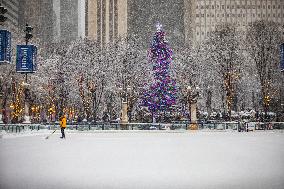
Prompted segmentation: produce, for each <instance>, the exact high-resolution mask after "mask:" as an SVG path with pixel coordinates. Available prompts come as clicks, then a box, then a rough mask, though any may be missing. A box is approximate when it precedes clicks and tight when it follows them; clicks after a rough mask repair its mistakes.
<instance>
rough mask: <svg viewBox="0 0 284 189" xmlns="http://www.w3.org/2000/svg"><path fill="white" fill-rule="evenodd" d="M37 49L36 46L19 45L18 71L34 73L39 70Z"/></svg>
mask: <svg viewBox="0 0 284 189" xmlns="http://www.w3.org/2000/svg"><path fill="white" fill-rule="evenodd" d="M36 62H37V47H36V46H34V45H17V63H16V71H17V72H18V73H34V72H35V71H36V69H37V64H36Z"/></svg>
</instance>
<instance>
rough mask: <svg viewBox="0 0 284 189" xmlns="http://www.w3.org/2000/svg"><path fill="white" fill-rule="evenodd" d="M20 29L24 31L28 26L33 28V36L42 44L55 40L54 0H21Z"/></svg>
mask: <svg viewBox="0 0 284 189" xmlns="http://www.w3.org/2000/svg"><path fill="white" fill-rule="evenodd" d="M19 10H20V11H19V20H18V21H19V27H20V28H21V29H22V30H24V28H25V26H26V24H28V25H30V26H32V27H33V32H32V33H33V35H34V37H35V38H38V39H39V40H40V42H41V43H49V42H50V41H52V40H53V22H54V19H55V18H54V14H53V6H52V0H21V1H20V4H19Z"/></svg>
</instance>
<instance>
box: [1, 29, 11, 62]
mask: <svg viewBox="0 0 284 189" xmlns="http://www.w3.org/2000/svg"><path fill="white" fill-rule="evenodd" d="M0 63H11V33H10V32H9V31H7V30H0Z"/></svg>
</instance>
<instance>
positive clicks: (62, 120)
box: [59, 114, 67, 138]
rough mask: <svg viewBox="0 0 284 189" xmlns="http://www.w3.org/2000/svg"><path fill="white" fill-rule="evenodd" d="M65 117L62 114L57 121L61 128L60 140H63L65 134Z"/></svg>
mask: <svg viewBox="0 0 284 189" xmlns="http://www.w3.org/2000/svg"><path fill="white" fill-rule="evenodd" d="M66 122H67V120H66V117H65V115H64V114H63V115H62V116H61V117H60V119H59V123H60V128H61V134H62V136H61V137H60V138H65V133H64V129H65V128H66Z"/></svg>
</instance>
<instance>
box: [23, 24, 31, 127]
mask: <svg viewBox="0 0 284 189" xmlns="http://www.w3.org/2000/svg"><path fill="white" fill-rule="evenodd" d="M32 30H33V28H32V27H31V26H29V25H28V24H26V28H25V30H24V31H25V34H26V35H25V41H26V45H28V43H29V40H30V39H31V38H32V37H33V35H32V33H31V32H32ZM25 75H26V78H25V82H23V87H24V89H25V92H24V93H25V116H24V122H23V123H25V124H29V123H31V120H30V115H29V103H28V98H29V84H28V73H25Z"/></svg>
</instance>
